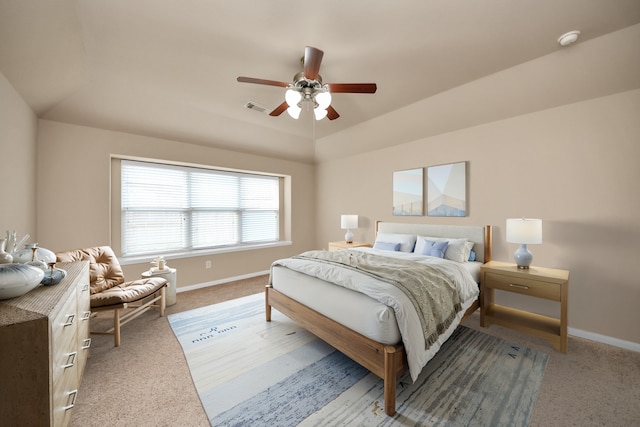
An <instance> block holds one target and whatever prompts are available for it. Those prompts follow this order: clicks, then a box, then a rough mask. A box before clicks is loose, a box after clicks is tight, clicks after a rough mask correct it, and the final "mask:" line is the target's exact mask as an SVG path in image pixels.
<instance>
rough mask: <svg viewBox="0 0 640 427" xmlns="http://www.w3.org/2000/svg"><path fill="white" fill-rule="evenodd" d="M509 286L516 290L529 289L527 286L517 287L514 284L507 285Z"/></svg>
mask: <svg viewBox="0 0 640 427" xmlns="http://www.w3.org/2000/svg"><path fill="white" fill-rule="evenodd" d="M509 286H511V287H512V288H518V289H529V287H528V286H525V285H517V284H515V283H509Z"/></svg>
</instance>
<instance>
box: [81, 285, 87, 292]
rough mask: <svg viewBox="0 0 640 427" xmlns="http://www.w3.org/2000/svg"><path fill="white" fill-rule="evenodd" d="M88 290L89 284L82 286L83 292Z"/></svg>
mask: <svg viewBox="0 0 640 427" xmlns="http://www.w3.org/2000/svg"><path fill="white" fill-rule="evenodd" d="M88 290H89V285H88V284H86V285H83V286H82V292H87V291H88Z"/></svg>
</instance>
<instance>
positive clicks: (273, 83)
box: [237, 77, 289, 87]
mask: <svg viewBox="0 0 640 427" xmlns="http://www.w3.org/2000/svg"><path fill="white" fill-rule="evenodd" d="M237 80H238V81H239V82H240V83H255V84H257V85H269V86H279V87H287V86H289V83H285V82H278V81H275V80H265V79H254V78H253V77H238V79H237Z"/></svg>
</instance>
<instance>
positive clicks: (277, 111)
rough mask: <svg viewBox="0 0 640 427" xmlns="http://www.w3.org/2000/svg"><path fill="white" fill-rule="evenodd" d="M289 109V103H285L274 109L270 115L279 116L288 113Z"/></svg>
mask: <svg viewBox="0 0 640 427" xmlns="http://www.w3.org/2000/svg"><path fill="white" fill-rule="evenodd" d="M287 108H289V105H288V104H287V101H285V102H283V103H282V104H280V105H278V106H277V107H276V108H274V109H273V111H272V112H270V113H269V115H270V116H274V117H275V116H279V115H280V114H282V113H284V112H285V111H287Z"/></svg>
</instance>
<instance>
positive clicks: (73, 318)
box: [62, 314, 76, 327]
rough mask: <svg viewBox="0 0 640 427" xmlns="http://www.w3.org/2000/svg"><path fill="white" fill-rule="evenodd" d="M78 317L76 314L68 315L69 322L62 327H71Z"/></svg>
mask: <svg viewBox="0 0 640 427" xmlns="http://www.w3.org/2000/svg"><path fill="white" fill-rule="evenodd" d="M75 318H76V315H75V314H68V315H67V321H66V322H65V323H64V324H63V325H62V326H65V327H66V326H71V325H73V321H74V320H75Z"/></svg>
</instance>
